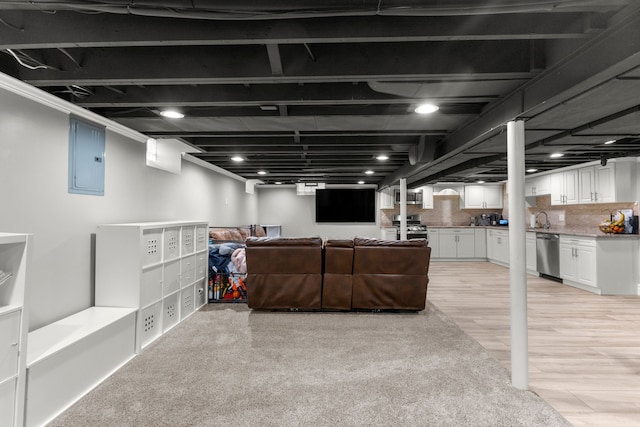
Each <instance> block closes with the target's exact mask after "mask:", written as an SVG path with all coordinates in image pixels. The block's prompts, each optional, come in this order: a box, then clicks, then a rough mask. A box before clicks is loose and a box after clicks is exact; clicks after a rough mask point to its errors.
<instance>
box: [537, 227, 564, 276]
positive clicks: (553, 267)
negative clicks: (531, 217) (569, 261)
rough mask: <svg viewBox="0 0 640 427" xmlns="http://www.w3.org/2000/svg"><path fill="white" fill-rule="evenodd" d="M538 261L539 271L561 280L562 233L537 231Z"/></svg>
mask: <svg viewBox="0 0 640 427" xmlns="http://www.w3.org/2000/svg"><path fill="white" fill-rule="evenodd" d="M536 261H537V263H538V272H539V273H540V274H541V275H542V276H547V277H550V278H553V279H556V280H560V235H559V234H553V233H536Z"/></svg>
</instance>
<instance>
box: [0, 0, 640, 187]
mask: <svg viewBox="0 0 640 427" xmlns="http://www.w3.org/2000/svg"><path fill="white" fill-rule="evenodd" d="M0 52H2V54H1V55H0V71H2V72H4V73H7V74H10V75H12V76H14V77H16V78H18V79H20V80H23V81H25V82H27V83H29V84H31V85H33V86H36V87H39V88H41V89H43V90H45V91H47V92H50V93H53V94H55V95H57V96H59V97H61V98H64V99H66V100H69V101H71V102H72V103H74V104H77V105H80V106H82V107H85V108H87V109H90V110H92V111H94V112H96V113H98V114H101V115H103V116H105V117H108V118H110V119H112V120H114V121H116V122H119V123H122V124H124V125H126V126H129V127H131V128H133V129H135V130H138V131H140V132H142V133H144V134H146V135H148V136H150V137H156V138H178V139H180V140H182V141H184V142H188V143H189V144H191V145H192V146H194V147H197V148H199V149H201V150H202V152H201V153H198V154H195V155H196V156H197V157H199V158H201V159H203V160H206V161H208V162H210V163H212V164H215V165H217V166H220V167H222V168H224V169H227V170H229V171H231V172H234V173H236V174H238V175H241V176H243V177H245V178H248V179H260V180H262V181H264V182H266V183H273V182H276V181H279V182H326V183H346V184H351V183H355V182H357V181H359V180H363V181H365V182H366V183H375V184H379V185H381V186H386V185H390V184H393V183H395V182H397V180H398V179H399V178H402V177H406V178H407V182H408V184H409V186H410V187H411V186H417V185H420V184H423V183H430V182H436V181H457V182H467V181H477V180H480V179H482V180H485V181H499V180H503V179H505V178H506V174H507V170H506V169H507V168H506V123H507V122H508V121H510V120H514V119H522V120H524V121H525V128H526V164H527V167H533V168H537V169H538V170H539V171H544V170H550V169H554V168H557V167H562V166H568V165H572V164H576V163H582V162H586V161H590V160H598V159H602V158H612V157H620V156H637V155H640V4H639V2H638V1H636V0H557V1H543V0H539V1H535V0H494V1H490V0H475V1H472V0H451V1H446V2H443V1H438V0H425V1H411V0H360V1H355V0H352V1H327V0H314V1H305V2H300V1H293V0H289V1H269V2H260V1H244V0H236V1H233V2H231V1H213V0H210V1H202V0H162V1H151V0H148V1H134V0H120V1H118V0H111V1H73V0H67V1H45V0H29V1H27V0H17V1H11V0H8V1H7V0H3V1H1V2H0ZM423 101H430V102H433V103H436V104H437V105H439V107H440V110H439V111H438V112H436V113H433V114H431V115H427V116H421V115H417V114H416V113H415V112H414V111H413V110H414V108H415V107H416V105H418V104H419V103H421V102H423ZM164 108H174V109H178V110H180V111H181V112H183V113H184V114H185V116H186V117H185V118H183V119H167V118H164V117H161V116H160V115H159V111H160V110H162V109H164ZM607 140H616V142H615V143H614V144H611V145H604V144H603V143H604V142H605V141H607ZM555 151H561V152H564V153H565V155H564V157H562V158H560V159H557V160H552V159H549V157H548V155H549V154H550V153H551V152H555ZM378 154H386V155H388V156H389V159H388V160H385V161H379V160H376V159H375V157H376V156H377V155H378ZM234 155H238V156H242V157H243V158H244V159H245V160H244V161H243V162H241V163H235V162H232V161H231V160H230V158H231V157H232V156H234ZM410 160H411V161H410ZM368 169H370V170H373V171H374V172H375V173H374V174H373V175H365V174H364V171H365V170H368ZM258 170H265V171H267V172H268V173H267V174H266V175H258V174H257V172H258Z"/></svg>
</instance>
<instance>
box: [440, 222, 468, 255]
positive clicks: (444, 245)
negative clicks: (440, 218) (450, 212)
mask: <svg viewBox="0 0 640 427" xmlns="http://www.w3.org/2000/svg"><path fill="white" fill-rule="evenodd" d="M439 246H440V248H439V249H440V250H439V257H440V258H475V257H476V251H475V230H473V229H469V228H466V229H465V228H443V229H440V245H439Z"/></svg>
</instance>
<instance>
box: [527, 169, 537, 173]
mask: <svg viewBox="0 0 640 427" xmlns="http://www.w3.org/2000/svg"><path fill="white" fill-rule="evenodd" d="M534 172H538V169H534V168H531V169H527V173H534Z"/></svg>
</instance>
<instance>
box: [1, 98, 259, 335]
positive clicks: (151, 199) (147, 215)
mask: <svg viewBox="0 0 640 427" xmlns="http://www.w3.org/2000/svg"><path fill="white" fill-rule="evenodd" d="M68 140H69V117H68V115H67V114H65V113H63V112H61V111H58V110H55V109H53V108H50V107H47V106H43V105H41V104H39V103H36V102H35V101H31V100H28V99H25V98H22V97H21V96H19V95H16V94H14V93H12V92H9V91H7V90H5V89H0V231H2V232H18V233H33V234H34V248H33V249H34V250H33V258H32V260H31V261H32V263H31V265H30V268H29V274H30V276H29V278H28V280H29V282H28V289H27V306H28V315H29V324H30V330H33V329H37V328H39V327H41V326H44V325H46V324H48V323H51V322H53V321H55V320H58V319H60V318H62V317H65V316H67V315H69V314H72V313H75V312H77V311H80V310H83V309H84V308H87V307H89V306H91V305H92V304H93V254H92V234H93V233H95V232H96V226H97V225H98V224H105V223H116V222H145V221H169V220H206V221H208V222H209V224H210V225H212V226H231V225H243V224H254V223H257V222H258V216H257V210H258V201H257V199H258V197H257V195H255V194H254V195H250V194H246V193H245V185H244V182H242V181H238V180H234V179H232V178H229V177H226V176H223V175H220V174H217V173H215V172H213V171H210V170H208V169H205V168H202V167H200V166H198V165H194V164H192V163H190V162H187V161H183V162H182V172H181V174H180V175H176V174H172V173H169V172H164V171H161V170H158V169H154V168H150V167H146V166H145V146H144V144H141V143H139V142H135V141H133V140H130V139H128V138H125V137H123V136H121V135H120V134H116V133H114V132H111V131H107V134H106V160H105V166H106V176H105V195H104V196H103V197H100V196H89V195H80V194H69V193H68V192H67V171H68ZM225 202H226V203H225Z"/></svg>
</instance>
